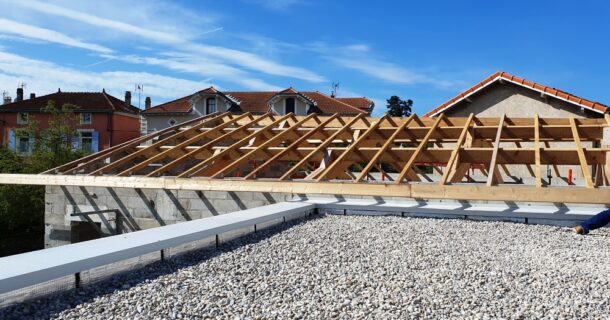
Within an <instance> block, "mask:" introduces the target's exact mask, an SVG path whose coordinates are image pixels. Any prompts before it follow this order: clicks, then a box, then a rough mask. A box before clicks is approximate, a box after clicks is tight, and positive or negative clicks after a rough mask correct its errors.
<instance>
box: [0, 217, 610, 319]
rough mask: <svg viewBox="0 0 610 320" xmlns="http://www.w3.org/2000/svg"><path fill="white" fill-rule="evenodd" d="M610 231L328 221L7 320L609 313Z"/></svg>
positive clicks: (283, 230)
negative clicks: (19, 319) (586, 232)
mask: <svg viewBox="0 0 610 320" xmlns="http://www.w3.org/2000/svg"><path fill="white" fill-rule="evenodd" d="M609 271H610V231H608V230H605V229H604V230H601V231H595V232H593V233H592V234H590V235H588V236H578V235H575V234H573V233H572V232H571V230H570V229H568V228H558V227H550V226H539V225H525V224H512V223H503V222H474V221H466V220H435V219H416V218H401V217H363V216H321V217H319V218H314V219H309V220H301V221H297V222H292V223H288V224H285V225H282V226H279V227H273V228H270V229H266V230H264V231H259V232H258V233H256V234H252V235H249V236H246V237H243V238H240V239H238V240H235V241H232V242H230V243H227V244H225V245H223V246H222V247H221V248H220V249H215V248H207V249H202V250H199V251H196V252H193V253H191V254H187V255H184V256H180V257H176V258H174V259H170V260H168V261H167V262H165V263H155V264H153V265H150V266H148V267H146V268H143V269H141V270H138V271H135V272H133V273H130V274H127V275H123V276H121V277H118V278H114V279H111V280H108V281H104V282H102V283H99V284H98V285H95V286H88V287H85V288H84V289H83V290H81V291H79V292H69V293H65V294H62V295H56V296H51V297H48V298H45V299H44V300H40V301H36V302H29V303H26V304H21V305H16V306H12V307H9V308H8V309H5V310H3V311H0V318H11V317H16V318H17V317H20V316H27V317H28V318H36V317H49V316H54V317H58V318H66V319H73V318H97V319H110V318H112V317H114V318H115V319H118V318H130V319H137V318H140V319H153V318H170V319H171V318H186V319H197V318H225V319H236V318H239V319H258V318H324V319H327V318H382V319H387V318H401V319H404V318H413V317H416V318H429V319H438V318H459V319H461V318H480V319H484V318H507V319H511V318H513V319H519V318H542V317H545V318H555V319H557V318H560V319H561V318H579V319H582V318H606V317H608V314H610V299H608V297H610V287H609V283H608V281H609V280H610V278H609V277H608V274H610V273H609Z"/></svg>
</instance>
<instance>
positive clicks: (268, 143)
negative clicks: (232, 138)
mask: <svg viewBox="0 0 610 320" xmlns="http://www.w3.org/2000/svg"><path fill="white" fill-rule="evenodd" d="M314 115H315V114H314V113H311V114H309V115H308V116H307V117H305V118H303V119H301V120H299V121H297V122H296V123H295V124H294V125H292V126H290V127H288V129H287V130H285V131H283V132H282V133H280V134H278V135H276V136H274V137H273V138H271V139H269V140H267V141H266V142H265V143H263V144H261V145H260V146H258V147H257V148H256V149H254V150H252V151H250V152H248V153H246V154H244V155H243V156H242V157H241V158H239V159H237V160H235V161H233V162H232V163H231V164H229V165H228V166H226V167H224V168H222V169H221V170H219V171H217V172H215V173H214V174H212V175H211V177H212V178H218V177H220V175H222V174H225V173H228V172H231V171H233V170H234V169H236V168H237V167H239V166H240V165H242V164H244V163H247V162H248V161H249V160H251V158H252V156H253V155H254V154H256V153H257V152H262V151H264V150H265V149H266V148H267V147H269V146H272V145H275V144H277V143H279V142H280V141H282V140H283V139H284V137H285V136H287V135H288V134H290V133H291V132H293V131H294V130H296V129H297V128H299V127H300V126H302V125H303V124H304V123H305V122H307V121H309V120H310V119H311V118H313V117H314Z"/></svg>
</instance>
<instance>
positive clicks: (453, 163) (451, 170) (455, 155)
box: [439, 113, 474, 185]
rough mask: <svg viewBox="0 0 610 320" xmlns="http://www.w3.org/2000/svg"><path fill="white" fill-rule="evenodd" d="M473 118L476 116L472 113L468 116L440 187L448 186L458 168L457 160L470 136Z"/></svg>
mask: <svg viewBox="0 0 610 320" xmlns="http://www.w3.org/2000/svg"><path fill="white" fill-rule="evenodd" d="M473 118H474V114H473V113H471V114H470V115H469V116H468V120H466V123H465V124H464V128H463V129H462V133H460V137H459V138H458V140H457V141H456V143H455V147H454V148H453V151H451V156H450V157H449V160H448V161H447V165H446V166H445V171H444V172H443V175H442V177H441V180H440V181H439V185H444V184H446V183H447V179H448V178H449V176H450V174H451V173H455V167H457V163H456V161H455V160H456V159H457V158H458V155H459V153H460V149H461V148H462V144H463V143H464V141H465V140H466V136H467V135H468V130H469V129H470V124H471V123H472V119H473Z"/></svg>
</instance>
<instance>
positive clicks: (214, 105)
mask: <svg viewBox="0 0 610 320" xmlns="http://www.w3.org/2000/svg"><path fill="white" fill-rule="evenodd" d="M145 105H146V108H145V110H144V111H143V112H142V133H148V132H154V131H156V130H161V129H164V128H167V127H170V126H173V125H176V124H179V123H182V122H185V121H188V120H192V119H194V118H197V117H201V116H203V115H206V114H210V113H213V112H217V111H218V112H226V111H230V112H233V113H244V112H250V113H253V114H263V113H267V112H272V113H275V114H278V115H284V114H287V113H290V112H292V113H294V114H295V115H307V114H310V113H317V114H334V113H340V114H343V115H357V114H361V113H364V114H369V115H370V113H371V112H372V110H373V107H374V103H373V101H372V100H370V99H367V98H365V97H362V98H337V97H333V96H329V95H326V94H323V93H321V92H317V91H308V92H299V91H297V90H295V89H293V88H288V89H286V90H283V91H258V92H257V91H249V92H245V91H230V92H221V91H219V90H217V89H215V88H214V87H210V88H207V89H204V90H201V91H199V92H196V93H194V94H192V95H188V96H186V97H182V98H179V99H176V100H173V101H170V102H167V103H163V104H160V105H157V106H154V107H151V106H150V100H149V99H147V100H146V104H145Z"/></svg>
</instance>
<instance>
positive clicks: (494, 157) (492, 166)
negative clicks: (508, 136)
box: [487, 114, 506, 186]
mask: <svg viewBox="0 0 610 320" xmlns="http://www.w3.org/2000/svg"><path fill="white" fill-rule="evenodd" d="M505 119H506V115H505V114H502V116H500V121H499V122H498V131H497V133H496V139H495V140H494V145H493V153H492V154H491V161H490V162H489V173H488V176H487V186H491V185H494V184H496V183H497V182H498V180H500V179H501V177H500V173H499V172H498V169H497V168H498V167H497V162H498V152H500V141H501V140H502V129H503V128H504V121H505Z"/></svg>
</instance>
